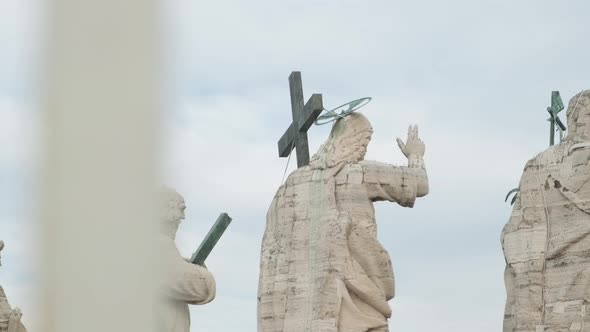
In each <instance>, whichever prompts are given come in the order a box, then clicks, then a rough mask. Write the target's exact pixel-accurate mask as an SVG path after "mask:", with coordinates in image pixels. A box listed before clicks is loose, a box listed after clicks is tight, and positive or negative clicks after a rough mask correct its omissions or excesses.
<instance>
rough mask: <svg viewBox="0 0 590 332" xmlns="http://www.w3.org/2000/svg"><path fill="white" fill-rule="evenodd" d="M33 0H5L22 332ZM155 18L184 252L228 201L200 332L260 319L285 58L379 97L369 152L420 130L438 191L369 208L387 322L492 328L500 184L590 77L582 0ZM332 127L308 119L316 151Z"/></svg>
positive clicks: (30, 272) (7, 186) (244, 10)
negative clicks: (388, 291) (384, 277)
mask: <svg viewBox="0 0 590 332" xmlns="http://www.w3.org/2000/svg"><path fill="white" fill-rule="evenodd" d="M35 4H36V2H35V1H34V0H4V1H2V2H0V183H1V185H0V239H3V240H4V241H5V242H6V249H5V250H4V251H3V255H2V263H3V266H2V268H0V284H1V285H2V286H4V288H5V290H6V292H7V294H8V296H9V300H10V301H11V304H13V305H17V306H20V307H21V308H22V309H23V312H24V318H23V319H24V321H25V323H26V324H27V325H28V326H30V327H31V328H30V329H29V330H30V331H31V332H35V331H41V330H42V328H41V327H39V326H37V325H36V322H35V308H34V296H33V295H34V284H35V270H34V269H35V265H36V264H35V260H36V257H37V255H36V253H35V250H34V243H35V225H34V224H33V222H32V221H31V220H32V215H31V206H32V205H33V204H34V201H35V198H34V197H35V196H34V188H35V187H34V186H35V185H36V181H35V177H34V174H35V173H34V165H35V151H36V144H35V143H34V142H35V131H36V127H37V123H38V117H39V112H38V111H36V110H35V103H34V99H33V97H32V96H33V95H34V94H33V92H34V89H35V84H36V81H35V78H36V75H38V71H37V70H36V68H38V66H36V63H38V62H39V61H40V58H41V57H40V56H39V50H40V47H39V45H38V44H39V36H40V34H39V31H40V30H41V29H39V28H38V26H39V24H38V21H39V20H38V18H39V13H38V9H37V8H38V6H36V5H35ZM162 13H163V17H164V19H165V25H164V34H163V35H164V37H165V44H164V54H165V68H166V70H165V80H164V82H163V88H164V91H165V95H166V106H165V110H164V113H163V124H164V127H165V131H164V133H165V135H164V141H165V144H164V146H165V147H166V148H165V152H164V155H163V157H162V163H163V165H164V170H165V174H164V177H165V180H166V181H165V182H166V184H168V185H169V186H172V187H175V188H176V189H177V190H178V191H179V192H181V193H182V194H183V195H184V196H185V199H186V203H187V206H188V209H187V211H186V213H187V220H186V222H185V224H183V225H182V226H181V228H180V230H179V235H178V246H179V249H180V250H181V252H182V253H183V254H184V255H186V256H188V255H190V254H191V253H192V252H193V251H194V250H195V249H196V247H197V246H198V244H199V243H200V241H201V239H202V238H203V236H204V235H205V234H206V232H207V231H208V229H209V227H210V226H211V225H212V223H213V222H214V221H215V219H216V217H217V216H218V215H219V213H220V212H228V213H229V214H230V215H231V216H232V217H233V218H234V221H233V223H232V225H231V226H230V228H229V230H228V231H227V233H226V234H225V235H224V237H223V238H222V239H221V240H220V242H219V244H218V247H216V249H215V250H214V252H213V253H212V255H211V256H210V258H209V260H208V261H207V265H208V267H209V268H210V270H211V271H212V272H213V274H214V275H215V277H216V280H217V287H218V291H217V298H216V299H215V301H213V302H212V303H210V304H208V305H205V306H199V307H193V308H192V322H193V327H192V331H210V332H225V331H255V328H256V291H257V283H258V264H259V251H260V241H261V238H262V234H263V232H264V226H265V214H266V209H267V208H268V206H269V205H270V202H271V200H272V198H273V195H274V193H275V191H276V189H277V188H278V186H279V185H280V182H281V178H282V176H283V171H284V169H285V165H286V162H287V160H286V159H283V158H278V155H277V146H276V142H277V141H278V139H279V138H280V137H281V135H282V134H283V132H284V131H285V130H286V128H287V127H288V126H289V124H290V122H291V110H290V101H289V87H288V80H287V78H288V76H289V74H290V72H291V71H293V70H299V71H301V72H302V77H303V89H304V94H305V97H306V98H308V97H309V96H310V95H311V94H312V93H322V94H323V98H324V105H325V106H326V107H327V108H330V107H335V106H338V105H340V104H342V103H344V102H348V101H350V100H353V99H357V98H359V97H364V96H371V97H373V101H372V102H371V103H370V104H369V105H367V106H366V107H364V108H363V109H362V110H361V111H362V113H363V114H365V115H366V116H367V117H368V119H369V120H370V121H371V122H372V124H373V127H374V132H375V133H374V135H373V140H372V142H371V144H370V145H369V150H368V154H367V159H371V160H378V161H382V162H389V163H394V164H398V165H405V164H406V161H405V160H404V158H403V155H402V154H401V152H400V151H399V149H398V148H397V146H396V144H395V138H396V137H398V136H399V137H402V138H404V139H405V136H406V133H407V128H408V125H409V124H418V125H419V127H420V135H421V137H422V139H423V140H424V142H425V143H426V156H425V161H426V167H427V170H428V175H429V179H430V194H429V195H428V196H427V197H425V198H421V199H419V200H418V201H417V202H416V205H415V207H414V208H413V209H407V208H402V207H400V206H398V205H395V204H392V203H378V204H376V205H375V207H376V215H377V223H378V227H379V228H378V232H379V238H380V240H381V242H382V243H383V245H384V246H385V248H386V249H387V250H388V251H389V252H390V255H391V258H392V263H393V266H394V270H395V274H396V294H397V295H396V298H395V299H393V300H392V301H391V302H390V304H391V306H392V309H393V317H392V319H391V321H390V328H391V330H392V331H404V332H423V331H441V332H473V331H482V332H496V331H500V330H501V325H502V315H503V309H504V299H505V291H504V285H503V269H504V259H503V255H502V252H501V248H500V242H499V239H500V232H501V230H502V227H503V225H504V224H505V223H506V222H507V220H508V217H509V214H510V211H511V207H510V206H509V205H508V204H507V203H504V196H505V195H506V193H507V192H508V191H509V190H510V189H512V188H514V187H516V186H517V185H518V181H519V177H520V174H521V172H522V169H523V167H524V164H525V163H526V161H527V160H528V159H530V158H531V157H533V156H534V155H535V154H536V153H538V152H540V151H542V150H543V149H544V148H546V147H547V145H548V136H549V133H548V131H549V129H548V123H547V122H546V121H545V119H546V118H547V113H546V111H545V108H546V107H547V106H549V102H550V95H551V91H552V90H560V91H561V93H562V96H563V98H564V102H566V103H567V101H568V100H569V98H571V97H572V96H573V95H574V94H576V93H577V92H579V91H581V90H582V89H588V88H590V83H589V82H588V79H589V78H590V68H589V66H588V60H587V59H589V58H590V43H589V40H590V39H589V37H588V35H589V32H590V29H589V23H588V15H589V14H590V3H589V2H588V1H587V0H573V1H563V2H559V3H558V2H555V1H544V0H536V1H530V0H526V1H468V0H461V1H460V0H449V1H433V0H430V1H370V0H368V1H367V0H366V1H351V0H339V1H336V0H318V1H314V2H304V1H292V0H283V1H270V0H268V1H266V0H264V1H248V2H246V1H228V0H216V1H207V2H191V1H187V0H169V1H167V3H166V5H165V6H164V8H163V11H162ZM562 119H564V120H565V112H564V114H563V115H562ZM564 122H565V121H564ZM328 130H329V126H324V127H317V126H313V127H312V128H311V129H310V132H309V137H310V150H311V151H313V152H315V151H316V150H317V148H318V147H319V145H320V144H321V143H322V142H323V141H324V140H325V139H326V138H327V135H328ZM295 164H296V162H295V160H291V163H290V166H289V171H292V170H293V169H294V167H295Z"/></svg>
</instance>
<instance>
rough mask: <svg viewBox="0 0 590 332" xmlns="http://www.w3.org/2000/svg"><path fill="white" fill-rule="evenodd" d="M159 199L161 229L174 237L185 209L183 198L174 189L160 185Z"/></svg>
mask: <svg viewBox="0 0 590 332" xmlns="http://www.w3.org/2000/svg"><path fill="white" fill-rule="evenodd" d="M159 199H160V204H161V205H160V211H161V213H160V223H161V226H162V230H163V231H164V232H165V233H166V234H169V235H171V236H172V237H174V236H175V235H176V231H177V230H178V226H179V225H180V223H181V222H182V220H183V219H184V210H185V209H186V204H185V203H184V198H183V197H182V196H181V195H180V194H179V193H178V192H177V191H176V190H174V189H172V188H168V187H162V189H161V190H160V197H159Z"/></svg>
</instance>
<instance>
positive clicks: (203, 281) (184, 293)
mask: <svg viewBox="0 0 590 332" xmlns="http://www.w3.org/2000/svg"><path fill="white" fill-rule="evenodd" d="M162 196H163V197H162V201H163V204H164V206H163V214H162V220H161V230H162V236H161V237H160V238H159V240H160V243H158V245H159V249H160V250H162V253H161V257H162V258H163V259H164V262H163V268H164V271H165V273H164V282H165V283H164V284H163V285H162V287H161V289H162V300H161V305H160V307H159V308H158V310H157V312H158V314H159V318H160V319H159V323H160V324H161V325H160V326H159V328H158V331H161V332H189V331H190V312H189V308H188V305H189V304H205V303H208V302H211V301H212V300H213V299H214V298H215V279H214V278H213V275H212V274H211V273H210V272H209V271H208V270H207V269H206V268H205V267H203V266H199V265H195V264H191V263H189V262H188V261H187V260H185V259H184V258H183V257H182V256H181V255H180V253H179V252H178V249H177V248H176V244H175V243H174V239H175V238H176V231H177V230H178V226H179V225H180V222H181V221H182V220H183V219H184V210H185V208H186V205H185V203H184V198H182V196H180V194H178V193H177V192H176V191H174V190H172V189H164V190H163V193H162Z"/></svg>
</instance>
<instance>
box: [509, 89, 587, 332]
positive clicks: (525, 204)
mask: <svg viewBox="0 0 590 332" xmlns="http://www.w3.org/2000/svg"><path fill="white" fill-rule="evenodd" d="M567 123H568V132H567V135H566V137H565V138H564V140H563V141H562V142H561V143H560V144H557V145H554V146H551V147H550V148H548V149H547V150H545V151H544V152H542V153H540V154H539V155H537V156H536V157H535V158H533V159H531V160H530V161H529V162H528V163H527V164H526V166H525V168H524V172H523V174H522V178H521V180H520V185H519V188H520V192H519V194H518V196H517V198H516V201H515V204H514V208H513V211H512V215H511V216H510V220H509V221H508V223H507V224H506V226H505V227H504V229H503V231H502V247H503V250H504V256H505V258H506V271H505V276H504V277H505V283H506V292H507V301H506V308H505V314H504V332H516V331H527V332H529V331H535V332H539V331H586V332H587V331H590V182H589V181H588V180H589V179H590V90H587V91H584V92H582V93H580V94H578V95H576V96H574V97H573V98H572V99H571V101H570V103H569V105H568V110H567Z"/></svg>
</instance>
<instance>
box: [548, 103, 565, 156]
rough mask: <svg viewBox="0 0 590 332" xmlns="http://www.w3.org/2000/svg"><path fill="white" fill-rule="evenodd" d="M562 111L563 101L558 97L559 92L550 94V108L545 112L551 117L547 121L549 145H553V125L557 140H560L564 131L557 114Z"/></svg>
mask: <svg viewBox="0 0 590 332" xmlns="http://www.w3.org/2000/svg"><path fill="white" fill-rule="evenodd" d="M563 109H564V106H563V101H562V100H561V96H560V95H559V91H553V92H551V107H547V112H549V115H550V116H551V117H550V118H549V119H547V121H549V123H550V129H549V130H550V137H549V145H554V144H555V124H557V126H558V129H557V130H559V139H561V138H562V135H563V132H564V131H565V129H566V128H565V125H564V124H563V122H561V120H560V119H559V116H558V113H559V112H561V111H562V110H563Z"/></svg>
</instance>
